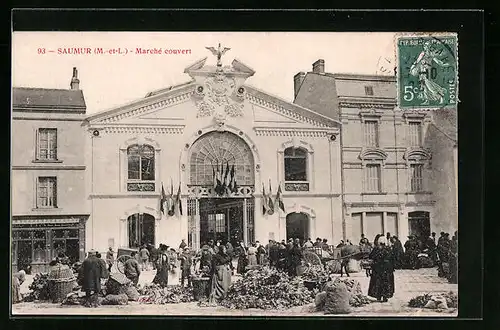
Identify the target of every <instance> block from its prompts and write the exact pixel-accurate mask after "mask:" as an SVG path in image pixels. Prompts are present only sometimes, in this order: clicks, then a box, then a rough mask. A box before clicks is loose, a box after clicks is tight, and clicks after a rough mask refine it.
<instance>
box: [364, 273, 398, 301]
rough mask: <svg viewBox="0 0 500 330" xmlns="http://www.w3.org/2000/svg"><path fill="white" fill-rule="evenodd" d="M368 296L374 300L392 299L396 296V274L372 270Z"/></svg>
mask: <svg viewBox="0 0 500 330" xmlns="http://www.w3.org/2000/svg"><path fill="white" fill-rule="evenodd" d="M368 295H369V296H370V297H373V298H377V299H381V298H392V296H394V273H393V272H391V271H388V270H379V269H376V268H374V269H372V275H371V277H370V286H369V287H368Z"/></svg>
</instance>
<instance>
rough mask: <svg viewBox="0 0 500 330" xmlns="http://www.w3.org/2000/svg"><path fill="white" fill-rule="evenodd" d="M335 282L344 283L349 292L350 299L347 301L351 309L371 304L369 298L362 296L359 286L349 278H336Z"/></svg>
mask: <svg viewBox="0 0 500 330" xmlns="http://www.w3.org/2000/svg"><path fill="white" fill-rule="evenodd" d="M335 281H340V282H344V284H345V285H346V287H347V291H349V293H350V295H351V298H350V299H349V305H351V306H353V307H361V306H364V305H368V304H369V303H371V300H370V298H368V297H367V296H365V295H364V294H363V291H362V290H361V284H359V282H358V281H356V280H355V279H351V278H338V277H337V278H336V279H335Z"/></svg>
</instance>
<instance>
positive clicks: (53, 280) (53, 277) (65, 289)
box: [48, 265, 75, 303]
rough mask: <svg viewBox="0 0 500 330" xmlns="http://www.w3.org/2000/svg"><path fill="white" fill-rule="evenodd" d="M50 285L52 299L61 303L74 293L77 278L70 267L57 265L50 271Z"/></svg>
mask: <svg viewBox="0 0 500 330" xmlns="http://www.w3.org/2000/svg"><path fill="white" fill-rule="evenodd" d="M48 283H49V295H50V299H51V300H52V302H54V303H59V302H62V301H63V299H64V298H66V296H67V295H68V294H69V293H71V292H72V291H73V287H74V286H75V276H74V275H73V271H72V270H71V268H69V266H66V265H57V266H54V267H52V269H51V270H50V273H49V278H48Z"/></svg>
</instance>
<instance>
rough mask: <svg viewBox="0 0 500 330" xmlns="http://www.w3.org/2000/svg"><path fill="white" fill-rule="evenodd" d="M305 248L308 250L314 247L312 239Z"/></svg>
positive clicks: (309, 239)
mask: <svg viewBox="0 0 500 330" xmlns="http://www.w3.org/2000/svg"><path fill="white" fill-rule="evenodd" d="M304 247H305V248H306V249H310V248H312V247H313V242H312V241H311V238H308V239H307V241H306V242H305V243H304Z"/></svg>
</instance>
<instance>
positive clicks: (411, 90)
mask: <svg viewBox="0 0 500 330" xmlns="http://www.w3.org/2000/svg"><path fill="white" fill-rule="evenodd" d="M418 91H419V88H418V87H414V86H405V90H404V95H403V99H404V100H405V101H408V102H411V101H412V100H413V99H414V98H415V93H418Z"/></svg>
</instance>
